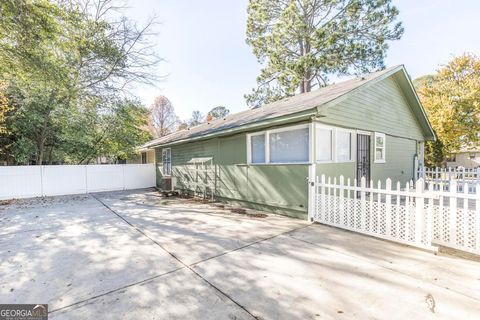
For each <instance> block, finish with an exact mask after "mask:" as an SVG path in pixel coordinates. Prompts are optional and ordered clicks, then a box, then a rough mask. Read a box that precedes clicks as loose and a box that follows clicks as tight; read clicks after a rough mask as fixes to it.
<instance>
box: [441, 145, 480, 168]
mask: <svg viewBox="0 0 480 320" xmlns="http://www.w3.org/2000/svg"><path fill="white" fill-rule="evenodd" d="M447 167H451V168H456V167H463V168H465V169H474V168H479V167H480V149H479V148H472V149H463V150H460V151H457V152H453V153H452V154H450V155H449V156H448V157H447Z"/></svg>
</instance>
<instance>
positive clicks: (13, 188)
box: [0, 164, 155, 200]
mask: <svg viewBox="0 0 480 320" xmlns="http://www.w3.org/2000/svg"><path fill="white" fill-rule="evenodd" d="M154 186H155V166H154V164H116V165H61V166H55V165H51V166H0V200H5V199H17V198H30V197H41V196H56V195H67V194H81V193H89V192H100V191H114V190H128V189H139V188H148V187H154Z"/></svg>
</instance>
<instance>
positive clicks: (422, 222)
mask: <svg viewBox="0 0 480 320" xmlns="http://www.w3.org/2000/svg"><path fill="white" fill-rule="evenodd" d="M424 187H425V182H424V181H423V179H419V180H418V181H417V182H416V183H415V188H412V186H411V185H410V183H406V184H405V185H401V184H400V183H397V184H395V185H393V186H392V183H391V180H390V179H387V180H386V181H385V183H384V184H383V185H382V183H381V182H380V181H379V182H378V183H377V185H374V183H373V181H370V185H369V186H367V183H366V181H365V178H362V179H361V181H360V186H358V185H357V180H353V181H351V180H350V179H348V180H347V181H345V180H344V178H343V177H340V179H338V180H337V179H336V178H334V179H331V178H326V177H325V176H324V175H322V176H321V178H320V179H319V178H318V177H317V181H316V183H315V189H316V192H315V210H314V213H313V217H311V218H312V219H313V220H314V221H317V222H320V223H323V224H327V225H331V226H335V227H339V228H343V229H347V230H351V231H355V232H359V233H364V234H368V235H371V236H375V237H379V238H384V239H388V240H391V241H395V242H400V243H404V244H408V245H413V246H416V247H420V248H425V249H434V245H435V244H441V245H443V246H447V247H452V248H455V249H458V250H463V251H466V252H471V253H477V254H480V188H479V187H477V188H476V190H477V192H476V193H475V194H471V193H468V188H467V186H466V185H465V186H464V189H463V190H464V191H463V192H458V188H457V185H456V182H455V181H453V182H452V185H451V188H450V191H448V192H447V191H435V190H434V185H433V184H429V185H428V187H427V189H425V188H424Z"/></svg>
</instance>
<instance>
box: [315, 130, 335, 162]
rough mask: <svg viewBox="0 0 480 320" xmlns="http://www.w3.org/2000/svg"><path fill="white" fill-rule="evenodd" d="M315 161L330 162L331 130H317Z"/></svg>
mask: <svg viewBox="0 0 480 320" xmlns="http://www.w3.org/2000/svg"><path fill="white" fill-rule="evenodd" d="M316 138H317V139H316V140H317V141H316V143H317V154H316V156H317V161H331V160H332V130H331V129H323V128H317V137H316Z"/></svg>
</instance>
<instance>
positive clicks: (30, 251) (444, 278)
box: [0, 190, 480, 319]
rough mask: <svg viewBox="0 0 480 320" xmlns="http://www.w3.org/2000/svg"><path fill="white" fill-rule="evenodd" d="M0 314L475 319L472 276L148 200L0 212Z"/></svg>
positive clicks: (381, 245) (371, 248) (103, 199)
mask: <svg viewBox="0 0 480 320" xmlns="http://www.w3.org/2000/svg"><path fill="white" fill-rule="evenodd" d="M0 303H48V304H49V310H50V314H49V317H50V318H51V319H90V318H101V319H171V318H178V319H255V318H258V319H371V318H377V319H478V317H479V316H480V263H479V262H474V261H469V260H463V259H460V258H455V257H450V256H435V255H434V254H432V253H429V252H424V251H420V250H417V249H413V248H410V247H406V246H401V245H396V244H393V243H389V242H385V241H381V240H377V239H373V238H369V237H365V236H361V235H358V234H354V233H351V232H346V231H342V230H339V229H335V228H330V227H326V226H322V225H319V224H313V225H312V224H308V223H307V222H306V221H302V220H296V219H291V218H287V217H282V216H278V215H273V214H269V215H268V217H265V218H254V217H249V216H246V215H242V214H236V213H232V212H230V211H229V210H224V209H222V208H218V207H214V206H212V205H209V204H202V203H199V202H195V201H192V200H185V199H171V198H162V197H160V196H159V194H158V193H156V192H154V191H152V190H136V191H129V192H127V191H125V192H109V193H97V194H93V195H78V196H62V197H53V198H44V199H28V200H19V201H15V202H13V203H12V204H8V205H0Z"/></svg>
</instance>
